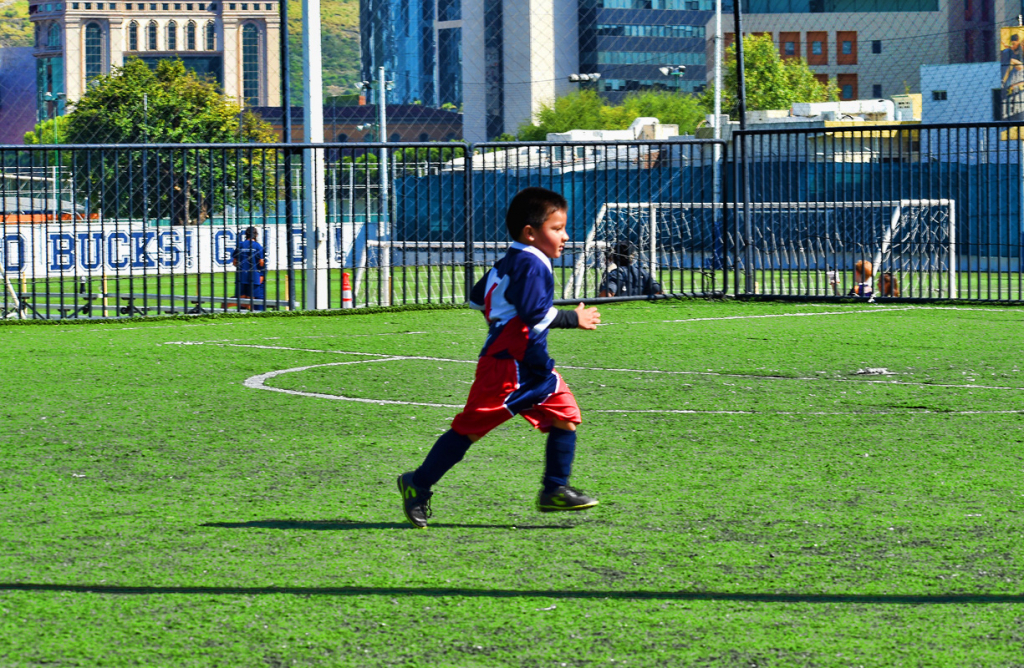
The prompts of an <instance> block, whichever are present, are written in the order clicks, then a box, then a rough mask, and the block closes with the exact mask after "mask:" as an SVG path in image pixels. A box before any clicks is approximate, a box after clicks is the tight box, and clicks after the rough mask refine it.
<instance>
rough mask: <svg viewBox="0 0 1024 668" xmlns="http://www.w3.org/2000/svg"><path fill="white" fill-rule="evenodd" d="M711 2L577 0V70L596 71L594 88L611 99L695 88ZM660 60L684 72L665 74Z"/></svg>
mask: <svg viewBox="0 0 1024 668" xmlns="http://www.w3.org/2000/svg"><path fill="white" fill-rule="evenodd" d="M763 1H768V0H763ZM722 5H723V7H722V11H723V14H724V13H726V12H729V13H731V12H732V2H731V1H729V0H727V1H726V2H723V3H722ZM714 7H715V6H714V3H713V2H712V0H581V2H580V32H579V36H580V37H579V39H580V71H581V72H598V73H600V75H601V79H600V81H599V84H598V86H599V90H600V91H602V93H603V94H604V96H605V97H607V98H609V100H610V101H612V102H619V101H621V99H622V98H623V97H625V96H626V94H628V93H630V92H633V91H640V90H652V89H653V90H672V91H681V92H688V93H690V92H699V91H701V90H703V87H704V85H705V81H706V80H707V76H706V72H707V62H706V59H707V56H706V45H707V35H706V28H705V26H706V25H707V24H708V22H709V21H711V20H712V19H713V18H714ZM666 65H685V66H686V72H685V74H684V75H683V76H678V77H673V76H666V75H664V74H662V73H661V71H660V70H659V68H660V67H664V66H666Z"/></svg>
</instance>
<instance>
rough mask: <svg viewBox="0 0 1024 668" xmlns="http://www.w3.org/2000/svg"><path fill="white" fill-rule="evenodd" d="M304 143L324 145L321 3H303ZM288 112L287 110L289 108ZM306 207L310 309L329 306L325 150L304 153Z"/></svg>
mask: <svg viewBox="0 0 1024 668" xmlns="http://www.w3.org/2000/svg"><path fill="white" fill-rule="evenodd" d="M302 69H303V74H304V77H303V78H304V79H305V82H306V85H305V88H304V90H303V120H304V125H303V141H304V142H305V143H307V144H322V143H323V142H324V91H323V88H324V86H323V64H322V57H321V49H320V0H302ZM286 109H287V108H286ZM302 197H303V199H302V204H303V207H302V208H303V212H302V213H303V217H304V219H305V230H304V232H305V235H304V236H305V240H306V249H305V253H304V254H303V265H304V266H303V270H304V273H305V281H304V282H305V294H304V296H303V297H304V298H303V302H304V304H303V306H304V307H305V308H306V309H318V308H327V307H328V270H327V246H326V245H325V244H324V243H323V240H324V239H325V238H326V236H327V231H326V229H325V228H326V225H327V217H326V215H325V211H324V207H325V200H326V193H325V190H324V151H323V149H322V148H304V149H303V150H302Z"/></svg>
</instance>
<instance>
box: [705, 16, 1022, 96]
mask: <svg viewBox="0 0 1024 668" xmlns="http://www.w3.org/2000/svg"><path fill="white" fill-rule="evenodd" d="M745 9H746V13H745V14H744V19H743V27H744V31H745V32H747V33H748V34H750V33H754V34H765V33H767V34H770V35H771V36H772V38H773V40H774V41H775V43H776V45H777V46H778V48H779V51H780V53H781V54H782V56H783V57H784V58H787V57H789V58H795V57H803V58H804V59H805V60H806V61H807V64H808V65H809V66H810V67H811V69H813V70H814V71H815V73H816V75H817V77H818V78H819V79H820V80H822V81H824V80H832V81H834V82H835V83H836V84H837V85H838V87H839V92H840V99H842V100H855V99H858V98H866V97H873V98H885V97H891V96H893V95H897V94H901V93H904V92H906V91H908V90H910V91H912V92H917V91H920V90H921V88H920V86H921V79H920V67H921V66H922V65H947V64H956V63H979V62H990V61H994V60H996V53H997V51H998V48H999V45H998V40H999V31H998V30H997V29H996V28H997V26H998V25H1011V24H1012V23H1015V17H1016V15H1017V14H1018V13H1019V12H1020V6H1019V4H1018V5H1017V6H1011V4H1010V3H1008V2H1005V1H1004V0H953V1H952V2H949V3H942V2H939V0H886V1H885V2H882V1H881V0H751V1H750V3H749V5H746V6H745ZM723 31H724V32H725V33H726V34H725V42H726V44H729V43H731V42H732V40H733V21H732V16H731V15H729V16H727V17H724V20H723ZM708 58H709V62H712V61H713V54H712V53H711V45H710V43H709V45H708Z"/></svg>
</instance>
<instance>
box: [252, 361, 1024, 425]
mask: <svg viewBox="0 0 1024 668" xmlns="http://www.w3.org/2000/svg"><path fill="white" fill-rule="evenodd" d="M404 359H432V360H437V358H406V357H384V358H377V359H372V360H356V361H352V362H331V363H328V364H312V365H309V366H300V367H295V368H293V369H280V370H278V371H270V372H268V373H263V374H260V375H258V376H252V377H251V378H247V379H246V380H245V381H244V383H243V384H244V385H245V386H246V387H248V388H251V389H254V390H269V391H271V392H280V393H282V394H291V395H295V396H299V397H311V398H314V399H331V400H334V401H354V402H357V403H362V404H374V405H377V406H425V407H429V408H452V409H461V408H462V404H438V403H428V402H422V401H396V400H391V399H364V398H360V397H346V396H344V395H341V394H325V393H323V392H304V391H301V390H288V389H284V388H280V387H273V386H270V385H267V384H266V381H268V380H270V379H271V378H275V377H277V376H281V375H284V374H286V373H295V372H300V371H308V370H310V369H317V368H321V367H328V366H344V365H350V364H371V363H373V362H392V361H396V360H398V361H401V360H404ZM438 361H443V360H438ZM453 361H459V360H453ZM1014 389H1016V388H1014ZM590 412H592V413H637V414H648V415H894V414H900V415H907V414H936V415H939V414H942V415H1017V414H1021V413H1024V410H1002V411H932V410H927V409H922V410H908V411H870V410H869V411H835V412H829V411H808V412H805V413H801V412H796V411H727V410H707V411H702V410H692V409H672V408H662V409H659V408H654V409H638V410H628V409H614V408H596V409H590Z"/></svg>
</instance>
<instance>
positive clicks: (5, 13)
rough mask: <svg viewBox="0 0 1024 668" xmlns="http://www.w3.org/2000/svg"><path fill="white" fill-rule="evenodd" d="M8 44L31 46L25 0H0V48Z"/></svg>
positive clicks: (29, 24) (29, 25)
mask: <svg viewBox="0 0 1024 668" xmlns="http://www.w3.org/2000/svg"><path fill="white" fill-rule="evenodd" d="M8 46H32V24H31V23H30V22H29V20H28V1H27V0H14V1H13V2H12V1H11V0H0V49H2V48H4V47H8Z"/></svg>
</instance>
